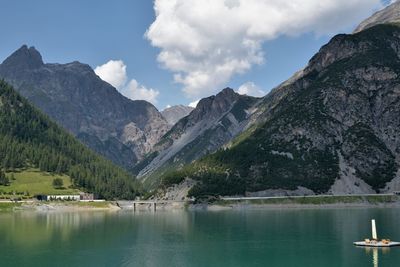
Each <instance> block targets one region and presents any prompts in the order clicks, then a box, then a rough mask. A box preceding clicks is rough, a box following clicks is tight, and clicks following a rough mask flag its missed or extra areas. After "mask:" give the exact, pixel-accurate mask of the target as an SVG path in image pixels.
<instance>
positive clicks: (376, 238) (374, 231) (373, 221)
mask: <svg viewBox="0 0 400 267" xmlns="http://www.w3.org/2000/svg"><path fill="white" fill-rule="evenodd" d="M371 222H372V239H374V240H378V235H377V233H376V224H375V220H372V221H371Z"/></svg>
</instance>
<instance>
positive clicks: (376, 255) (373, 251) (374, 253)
mask: <svg viewBox="0 0 400 267" xmlns="http://www.w3.org/2000/svg"><path fill="white" fill-rule="evenodd" d="M365 252H366V253H367V255H371V254H372V264H373V266H374V267H378V266H379V253H380V252H381V253H382V254H383V255H388V254H389V253H390V248H373V247H365Z"/></svg>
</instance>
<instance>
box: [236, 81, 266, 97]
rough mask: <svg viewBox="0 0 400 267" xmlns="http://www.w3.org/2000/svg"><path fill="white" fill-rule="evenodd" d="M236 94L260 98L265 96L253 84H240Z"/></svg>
mask: <svg viewBox="0 0 400 267" xmlns="http://www.w3.org/2000/svg"><path fill="white" fill-rule="evenodd" d="M237 92H238V93H239V94H241V95H249V96H255V97H262V96H264V95H265V92H264V91H263V90H261V88H260V87H258V86H257V85H256V84H255V83H253V82H247V83H245V84H242V85H241V86H240V87H239V89H238V91H237Z"/></svg>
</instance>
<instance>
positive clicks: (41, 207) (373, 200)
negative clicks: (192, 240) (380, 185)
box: [0, 195, 400, 212]
mask: <svg viewBox="0 0 400 267" xmlns="http://www.w3.org/2000/svg"><path fill="white" fill-rule="evenodd" d="M121 202H128V205H120V204H119V203H121ZM154 202H155V203H157V209H156V211H154V209H153V206H152V204H149V203H147V204H143V205H136V207H135V209H133V208H132V205H129V201H103V202H66V201H59V202H39V201H24V202H5V201H0V212H24V211H30V212H32V211H34V212H79V211H109V212H118V211H130V212H135V211H140V212H157V211H174V210H188V211H224V210H255V209H273V210H277V209H280V210H285V209H335V208H339V209H340V208H400V196H398V195H362V196H354V195H353V196H350V195H349V196H313V197H307V196H304V197H279V198H274V197H271V198H258V199H255V198H250V199H245V198H237V199H234V198H231V199H229V198H225V199H224V198H221V199H218V200H215V201H213V202H204V203H190V202H182V201H176V202H174V201H169V202H165V201H164V202H162V201H157V200H156V201H154ZM131 203H133V201H132V202H131Z"/></svg>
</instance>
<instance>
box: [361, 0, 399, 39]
mask: <svg viewBox="0 0 400 267" xmlns="http://www.w3.org/2000/svg"><path fill="white" fill-rule="evenodd" d="M396 22H400V2H398V1H396V2H394V3H393V4H391V5H389V6H387V7H386V8H384V9H383V10H380V11H378V12H376V13H375V14H374V15H372V16H371V17H369V18H367V19H366V20H364V21H363V22H361V23H360V25H359V26H358V27H357V28H356V29H355V31H354V33H358V32H360V31H363V30H366V29H368V28H371V27H373V26H376V25H379V24H386V23H396Z"/></svg>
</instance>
